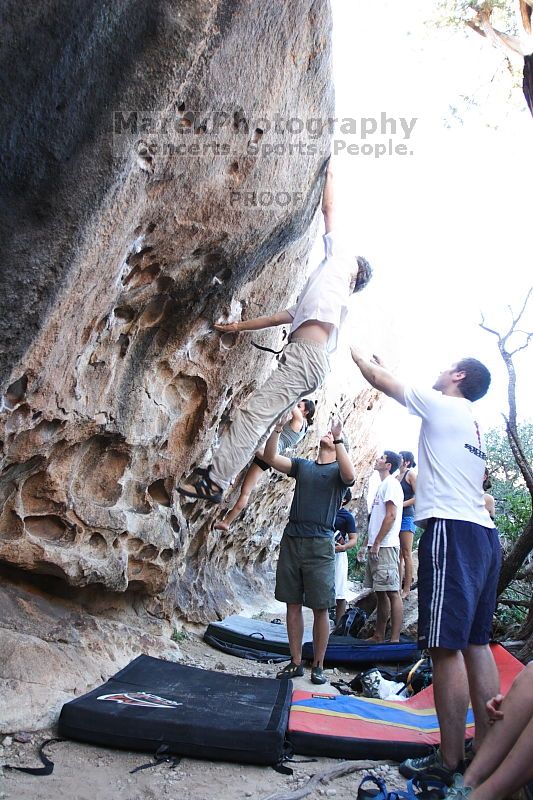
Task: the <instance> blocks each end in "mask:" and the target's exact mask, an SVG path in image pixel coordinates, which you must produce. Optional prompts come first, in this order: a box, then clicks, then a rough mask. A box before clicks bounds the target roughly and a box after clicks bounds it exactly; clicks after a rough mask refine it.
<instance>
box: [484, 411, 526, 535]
mask: <svg viewBox="0 0 533 800" xmlns="http://www.w3.org/2000/svg"><path fill="white" fill-rule="evenodd" d="M517 427H518V434H519V437H520V441H521V443H522V448H523V450H524V454H525V456H526V458H527V460H528V461H531V460H533V423H531V422H522V423H519V424H518V426H517ZM486 445H487V456H488V462H487V467H488V470H489V474H490V478H491V481H492V488H491V490H490V492H491V494H493V495H494V498H495V500H496V525H497V526H498V529H499V531H500V533H501V535H502V544H503V548H504V550H508V549H509V548H510V547H511V546H512V544H513V542H514V541H515V540H516V538H517V537H518V536H519V535H520V534H521V533H522V531H523V530H524V528H525V527H526V524H527V522H528V520H529V518H530V516H531V510H532V509H531V495H530V494H529V492H528V490H527V488H526V486H525V484H524V479H523V478H522V475H521V473H520V470H519V468H518V466H517V464H516V461H515V460H514V456H513V454H512V451H511V448H510V446H509V441H508V439H507V435H506V433H505V430H504V428H503V427H497V428H491V429H490V430H489V431H488V433H487V436H486Z"/></svg>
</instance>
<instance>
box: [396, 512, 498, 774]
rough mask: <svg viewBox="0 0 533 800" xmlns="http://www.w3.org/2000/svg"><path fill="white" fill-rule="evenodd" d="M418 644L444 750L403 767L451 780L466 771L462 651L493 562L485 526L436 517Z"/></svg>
mask: <svg viewBox="0 0 533 800" xmlns="http://www.w3.org/2000/svg"><path fill="white" fill-rule="evenodd" d="M418 561H419V567H418V642H419V647H420V648H421V649H423V648H427V649H429V651H430V653H431V657H432V660H433V691H434V696H435V707H436V710H437V716H438V719H439V724H440V729H441V747H440V751H439V752H437V753H436V754H434V755H431V756H427V757H424V758H414V759H407V760H406V761H404V762H403V764H401V765H400V772H401V774H402V775H405V776H406V777H409V778H411V777H415V776H416V777H419V778H421V779H426V780H429V779H431V778H434V779H439V780H443V781H445V782H447V783H450V782H451V780H452V779H453V771H456V770H457V769H462V766H463V765H462V761H463V758H464V738H465V723H466V712H467V708H468V702H469V687H468V678H467V672H466V666H465V661H464V658H463V654H462V652H461V651H464V650H466V649H467V647H468V644H469V641H471V638H470V637H471V633H472V626H473V620H474V619H475V617H476V610H477V606H478V602H479V597H480V594H482V593H483V589H484V586H485V583H486V575H487V571H488V570H490V568H491V565H492V556H491V552H490V548H487V546H486V534H485V529H483V528H481V527H480V526H478V525H475V524H474V523H469V522H464V521H461V520H443V519H432V520H430V521H429V523H428V526H427V528H426V530H425V531H424V533H423V535H422V538H421V539H420V544H419V547H418Z"/></svg>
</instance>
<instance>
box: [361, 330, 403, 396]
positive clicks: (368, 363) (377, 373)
mask: <svg viewBox="0 0 533 800" xmlns="http://www.w3.org/2000/svg"><path fill="white" fill-rule="evenodd" d="M351 351H352V358H353V360H354V362H355V363H356V364H357V366H358V367H359V369H360V370H361V374H362V376H363V378H365V380H367V381H368V382H369V384H370V385H371V386H373V387H374V389H378V390H379V391H380V392H383V393H384V394H386V395H388V396H389V397H392V398H393V399H394V400H397V401H398V403H401V404H402V406H404V405H405V404H406V403H405V387H404V385H403V383H401V381H399V380H398V378H395V377H394V375H393V374H392V373H391V372H389V370H388V369H386V368H385V367H384V366H383V365H382V364H381V362H380V360H379V358H378V357H377V356H372V359H369V358H366V357H365V356H364V355H363V353H362V352H361V350H359V348H358V347H356V346H355V345H352V347H351Z"/></svg>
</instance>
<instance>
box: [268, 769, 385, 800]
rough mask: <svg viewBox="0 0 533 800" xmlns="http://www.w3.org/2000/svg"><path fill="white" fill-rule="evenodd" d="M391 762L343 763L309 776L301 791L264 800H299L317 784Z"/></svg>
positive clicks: (285, 793) (271, 795) (272, 796)
mask: <svg viewBox="0 0 533 800" xmlns="http://www.w3.org/2000/svg"><path fill="white" fill-rule="evenodd" d="M392 763H393V762H392V761H343V762H342V763H341V764H336V765H335V766H334V767H331V768H330V769H325V770H324V771H323V772H317V773H316V774H315V775H311V777H310V778H309V780H308V781H307V783H306V784H305V786H302V787H301V789H296V790H295V791H294V792H278V793H277V794H269V795H268V797H265V798H264V800H300V798H302V797H307V795H308V794H311V792H313V791H314V790H315V789H316V787H317V786H318V784H319V783H323V784H327V783H329V782H330V781H332V780H335V778H342V777H344V775H350V774H351V773H352V772H359V771H361V770H364V769H375V768H376V767H381V766H386V765H389V764H392Z"/></svg>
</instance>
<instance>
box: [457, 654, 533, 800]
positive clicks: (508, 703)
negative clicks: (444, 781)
mask: <svg viewBox="0 0 533 800" xmlns="http://www.w3.org/2000/svg"><path fill="white" fill-rule="evenodd" d="M487 712H488V715H489V719H490V721H491V726H490V728H489V730H488V733H487V735H486V736H485V738H484V739H483V742H482V744H481V745H480V748H479V751H478V752H477V753H476V755H475V758H474V760H473V761H472V763H471V764H470V766H469V767H468V769H467V770H466V772H465V774H464V777H463V776H462V775H455V776H454V782H453V785H452V786H451V788H450V789H449V790H448V793H447V795H446V798H460V797H468V798H469V799H470V800H504V798H506V797H510V795H512V794H513V792H516V791H517V790H518V789H520V788H521V787H523V786H525V784H526V783H528V781H532V780H533V758H532V752H533V746H532V743H533V662H531V663H529V664H528V666H527V667H526V668H525V669H524V670H523V671H522V672H521V673H520V674H519V675H518V676H517V677H516V678H515V681H514V683H513V685H512V686H511V689H510V690H509V692H508V694H507V695H506V696H505V697H502V695H501V694H498V695H496V697H493V698H492V699H491V700H489V702H488V703H487ZM527 791H530V788H528V789H527ZM529 796H533V794H532V795H529Z"/></svg>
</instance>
